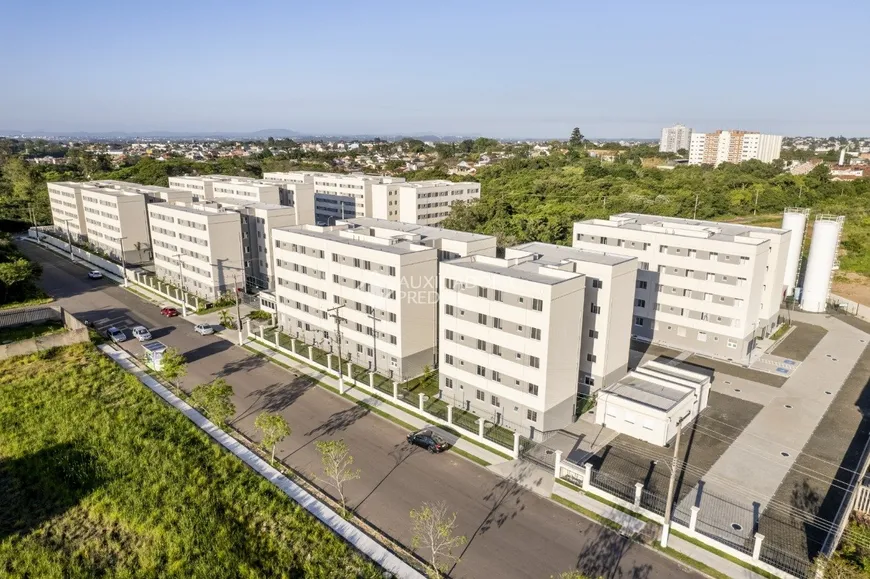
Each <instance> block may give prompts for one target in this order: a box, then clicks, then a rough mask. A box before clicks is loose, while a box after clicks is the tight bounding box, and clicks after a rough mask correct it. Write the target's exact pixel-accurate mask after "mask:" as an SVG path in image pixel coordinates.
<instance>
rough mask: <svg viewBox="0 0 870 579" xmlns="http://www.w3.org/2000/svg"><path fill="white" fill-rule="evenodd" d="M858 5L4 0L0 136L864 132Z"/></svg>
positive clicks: (629, 0) (868, 80) (856, 1)
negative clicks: (672, 127) (273, 131)
mask: <svg viewBox="0 0 870 579" xmlns="http://www.w3.org/2000/svg"><path fill="white" fill-rule="evenodd" d="M868 24H870V16H868V11H867V4H866V0H842V1H840V2H837V3H836V6H834V5H831V4H828V3H825V2H821V3H820V2H810V1H808V0H755V2H750V1H746V0H734V1H728V2H725V1H716V2H714V1H711V0H694V1H668V0H663V1H659V2H652V1H647V0H623V1H619V2H618V1H609V0H594V1H592V0H573V1H565V2H560V1H548V0H541V1H539V2H532V1H529V0H524V1H519V0H502V1H500V2H496V1H490V0H470V1H466V2H453V1H450V0H446V1H440V2H411V1H408V0H406V1H404V2H394V1H392V0H389V1H387V0H371V1H369V2H361V1H345V0H320V1H314V2H312V1H304V2H300V1H295V0H246V1H244V2H240V1H238V0H235V1H224V0H175V1H170V2H125V1H121V2H118V1H117V0H113V1H111V2H110V1H106V0H79V1H78V2H70V1H69V0H63V1H57V0H43V1H40V2H36V1H33V0H5V1H4V2H3V9H2V11H0V39H2V40H0V42H2V46H3V48H4V50H3V52H4V58H2V59H0V78H2V79H3V81H2V82H0V129H21V130H51V131H74V130H89V131H110V130H123V131H137V130H142V131H150V130H173V131H252V130H258V129H265V128H287V129H295V130H298V131H304V132H306V133H307V132H315V133H378V134H387V133H397V132H402V133H421V132H435V133H440V134H484V135H490V136H496V137H511V136H516V137H566V136H567V135H568V133H569V132H570V130H571V127H573V126H575V125H576V126H579V127H580V128H581V130H582V131H583V133H584V134H586V135H587V136H592V137H596V136H598V137H631V136H637V137H656V136H657V135H658V132H659V130H660V127H661V126H663V125H666V124H673V123H675V122H682V123H684V124H687V125H689V126H692V127H694V128H695V129H696V130H701V131H705V130H713V129H717V128H742V129H751V130H761V131H767V132H774V133H782V134H786V135H795V134H802V135H805V134H812V135H829V134H837V135H839V134H844V135H850V136H857V135H870V74H868V72H870V67H868V65H867V61H866V58H867V30H868Z"/></svg>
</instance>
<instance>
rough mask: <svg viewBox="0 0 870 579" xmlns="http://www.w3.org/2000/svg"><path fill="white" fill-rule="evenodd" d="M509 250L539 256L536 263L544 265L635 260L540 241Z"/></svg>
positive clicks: (604, 263)
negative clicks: (568, 262)
mask: <svg viewBox="0 0 870 579" xmlns="http://www.w3.org/2000/svg"><path fill="white" fill-rule="evenodd" d="M511 249H517V250H520V251H528V252H529V253H536V254H538V255H540V256H541V257H539V258H538V260H537V261H538V263H541V264H546V265H560V264H563V263H565V262H566V261H582V262H587V263H598V264H602V265H611V266H612V265H618V264H620V263H625V262H627V261H632V260H633V259H635V258H633V257H630V256H625V255H613V254H611V253H604V252H598V251H589V250H588V249H579V248H576V247H567V246H565V245H554V244H552V243H543V242H541V241H532V242H530V243H523V244H521V245H516V246H514V247H512V248H511Z"/></svg>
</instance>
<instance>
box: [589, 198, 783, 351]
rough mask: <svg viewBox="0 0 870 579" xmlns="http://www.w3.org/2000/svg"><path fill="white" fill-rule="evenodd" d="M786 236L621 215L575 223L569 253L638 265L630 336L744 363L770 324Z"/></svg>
mask: <svg viewBox="0 0 870 579" xmlns="http://www.w3.org/2000/svg"><path fill="white" fill-rule="evenodd" d="M790 237H791V232H790V231H786V230H783V229H773V228H768V227H754V226H747V225H737V224H731V223H717V222H712V221H697V220H691V219H679V218H675V217H661V216H654V215H641V214H636V213H622V214H619V215H612V216H611V217H610V219H609V220H605V219H590V220H587V221H581V222H578V223H575V224H574V241H573V245H574V247H577V248H580V249H588V250H592V251H601V252H604V253H607V254H612V255H624V256H630V257H634V258H636V259H637V260H638V264H639V265H638V272H637V283H636V290H635V302H634V319H633V323H632V333H633V334H634V335H635V336H636V337H637V338H638V339H641V340H646V341H652V342H656V343H661V344H666V345H669V346H672V347H675V348H678V349H681V350H688V351H693V352H698V353H700V354H704V355H708V356H713V357H717V358H723V359H728V360H734V361H738V362H740V363H747V362H748V361H749V356H750V353H751V352H752V350H753V348H754V347H755V339H756V337H759V336H767V335H769V334H770V333H771V332H772V331H773V330H774V329H775V328H776V326H777V321H778V315H779V304H780V303H781V301H782V297H783V290H784V285H783V278H784V276H785V261H786V256H787V253H788V243H789V240H790Z"/></svg>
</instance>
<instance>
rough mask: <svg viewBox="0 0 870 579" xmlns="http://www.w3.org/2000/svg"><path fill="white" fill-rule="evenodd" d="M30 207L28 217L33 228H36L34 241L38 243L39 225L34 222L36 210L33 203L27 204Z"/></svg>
mask: <svg viewBox="0 0 870 579" xmlns="http://www.w3.org/2000/svg"><path fill="white" fill-rule="evenodd" d="M28 207H29V208H30V219H31V220H32V221H33V229H34V230H36V243H39V226H38V225H37V224H36V211H34V210H33V205H28Z"/></svg>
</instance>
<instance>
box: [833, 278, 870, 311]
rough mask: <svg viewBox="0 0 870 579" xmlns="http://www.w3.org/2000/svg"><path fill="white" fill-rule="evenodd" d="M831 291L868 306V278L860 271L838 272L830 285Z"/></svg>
mask: <svg viewBox="0 0 870 579" xmlns="http://www.w3.org/2000/svg"><path fill="white" fill-rule="evenodd" d="M831 293H833V294H834V295H838V296H840V297H842V298H846V299H847V300H852V301H853V302H857V303H859V304H861V305H863V306H867V307H870V278H868V277H867V276H865V275H861V274H860V273H853V272H845V273H839V274H837V276H836V277H835V278H834V283H833V284H832V285H831Z"/></svg>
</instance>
